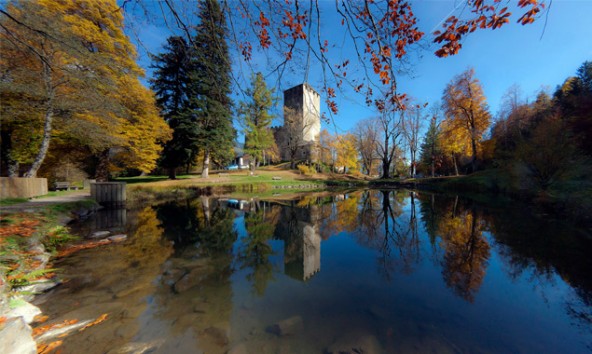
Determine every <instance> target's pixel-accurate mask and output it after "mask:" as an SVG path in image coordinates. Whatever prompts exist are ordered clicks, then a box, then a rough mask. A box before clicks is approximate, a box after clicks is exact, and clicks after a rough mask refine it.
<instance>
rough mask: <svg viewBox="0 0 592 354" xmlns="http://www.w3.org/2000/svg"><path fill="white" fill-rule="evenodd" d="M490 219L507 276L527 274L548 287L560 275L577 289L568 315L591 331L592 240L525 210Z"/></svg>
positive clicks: (568, 301) (569, 301)
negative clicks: (542, 220)
mask: <svg viewBox="0 0 592 354" xmlns="http://www.w3.org/2000/svg"><path fill="white" fill-rule="evenodd" d="M487 220H488V222H489V225H490V228H491V230H492V234H493V235H494V236H495V241H496V242H497V244H498V249H499V250H498V253H499V254H500V256H501V258H502V259H503V260H504V262H505V264H506V269H507V271H508V275H509V276H510V277H511V278H513V279H518V278H519V277H521V276H523V275H525V274H528V276H529V277H530V278H531V282H532V283H533V284H545V283H548V282H550V281H552V278H553V275H554V274H558V275H559V276H560V277H561V278H562V279H563V280H564V281H565V282H566V283H568V284H569V285H570V286H571V287H572V289H573V290H574V294H573V295H574V296H570V297H569V298H567V299H566V304H565V306H566V310H567V312H568V314H570V316H572V318H574V319H575V321H576V322H577V323H578V324H579V325H580V326H581V327H582V328H584V329H586V330H587V331H591V329H592V277H591V276H590V272H591V271H592V257H590V250H592V238H589V237H585V236H584V235H583V234H582V233H581V232H579V231H578V230H573V229H571V230H570V229H566V224H565V223H562V222H541V220H540V219H538V218H535V217H533V216H532V215H531V214H530V213H527V212H525V211H524V210H523V209H522V208H509V209H503V210H501V211H500V212H499V215H498V216H497V217H493V215H489V216H488V217H487ZM590 344H591V345H592V343H590Z"/></svg>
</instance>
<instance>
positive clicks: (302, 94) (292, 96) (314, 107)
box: [277, 83, 321, 160]
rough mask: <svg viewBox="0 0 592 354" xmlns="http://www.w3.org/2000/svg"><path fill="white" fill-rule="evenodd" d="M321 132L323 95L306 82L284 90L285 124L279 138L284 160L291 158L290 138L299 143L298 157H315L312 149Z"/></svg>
mask: <svg viewBox="0 0 592 354" xmlns="http://www.w3.org/2000/svg"><path fill="white" fill-rule="evenodd" d="M320 133H321V96H320V95H319V93H318V92H316V91H315V90H314V89H313V88H312V87H311V86H310V85H309V84H307V83H304V84H300V85H298V86H294V87H292V88H290V89H287V90H285V91H284V126H283V132H282V134H280V135H281V138H280V139H278V140H279V141H277V143H278V147H279V148H280V152H281V156H282V159H283V160H288V159H289V153H288V151H287V150H288V148H287V144H288V140H289V139H291V141H292V142H294V141H295V142H296V144H298V146H299V147H300V148H299V151H298V154H297V158H298V159H313V153H312V150H313V148H314V143H315V142H316V141H318V137H319V134H320Z"/></svg>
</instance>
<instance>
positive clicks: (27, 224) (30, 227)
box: [0, 219, 39, 237]
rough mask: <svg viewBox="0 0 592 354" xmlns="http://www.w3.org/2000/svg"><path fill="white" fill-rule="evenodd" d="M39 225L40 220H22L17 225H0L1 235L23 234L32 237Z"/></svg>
mask: <svg viewBox="0 0 592 354" xmlns="http://www.w3.org/2000/svg"><path fill="white" fill-rule="evenodd" d="M38 225H39V220H28V219H25V220H22V221H21V222H20V223H18V224H17V225H6V226H2V227H0V237H7V236H22V237H30V236H31V235H32V234H33V233H34V232H35V231H36V230H37V226H38Z"/></svg>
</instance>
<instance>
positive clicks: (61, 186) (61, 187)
mask: <svg viewBox="0 0 592 354" xmlns="http://www.w3.org/2000/svg"><path fill="white" fill-rule="evenodd" d="M68 189H70V182H56V183H55V190H56V191H61V190H64V191H67V190H68Z"/></svg>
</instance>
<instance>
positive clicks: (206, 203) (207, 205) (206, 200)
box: [199, 195, 211, 225]
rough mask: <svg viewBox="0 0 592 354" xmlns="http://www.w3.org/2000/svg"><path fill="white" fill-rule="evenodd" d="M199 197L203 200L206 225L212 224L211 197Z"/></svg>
mask: <svg viewBox="0 0 592 354" xmlns="http://www.w3.org/2000/svg"><path fill="white" fill-rule="evenodd" d="M199 199H200V200H201V205H202V207H203V213H204V218H205V219H206V225H210V219H211V215H210V197H206V196H204V195H202V196H201V197H199Z"/></svg>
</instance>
